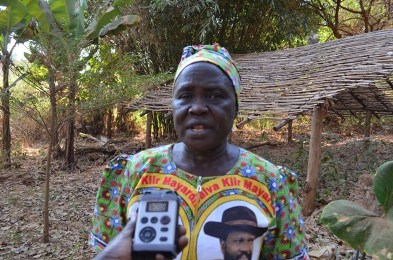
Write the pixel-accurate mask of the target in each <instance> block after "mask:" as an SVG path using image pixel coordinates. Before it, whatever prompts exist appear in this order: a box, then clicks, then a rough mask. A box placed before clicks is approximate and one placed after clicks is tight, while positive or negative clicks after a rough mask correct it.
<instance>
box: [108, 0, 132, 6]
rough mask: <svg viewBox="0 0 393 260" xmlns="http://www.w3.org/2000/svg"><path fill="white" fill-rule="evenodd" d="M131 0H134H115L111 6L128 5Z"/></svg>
mask: <svg viewBox="0 0 393 260" xmlns="http://www.w3.org/2000/svg"><path fill="white" fill-rule="evenodd" d="M133 2H134V0H115V2H114V3H113V6H115V7H122V6H126V5H130V4H132V3H133Z"/></svg>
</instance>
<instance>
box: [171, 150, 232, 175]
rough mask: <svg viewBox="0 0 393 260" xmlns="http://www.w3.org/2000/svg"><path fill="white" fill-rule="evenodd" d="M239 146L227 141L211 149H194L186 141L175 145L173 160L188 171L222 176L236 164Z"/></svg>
mask: <svg viewBox="0 0 393 260" xmlns="http://www.w3.org/2000/svg"><path fill="white" fill-rule="evenodd" d="M238 158H239V148H238V147H236V146H234V145H231V144H228V143H225V145H222V146H220V147H217V148H216V149H214V150H211V151H201V152H197V151H192V150H190V149H189V148H188V147H187V146H186V145H185V144H184V143H177V144H175V145H174V146H173V160H174V162H175V164H176V166H177V167H178V168H180V169H182V170H184V171H186V172H188V173H191V174H194V175H199V176H203V177H205V176H220V175H224V174H226V173H227V172H228V171H229V170H231V169H232V167H233V166H234V165H235V164H236V162H237V160H238Z"/></svg>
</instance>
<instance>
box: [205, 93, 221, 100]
mask: <svg viewBox="0 0 393 260" xmlns="http://www.w3.org/2000/svg"><path fill="white" fill-rule="evenodd" d="M208 97H209V98H210V99H217V98H221V97H222V95H221V94H219V93H211V94H209V95H208Z"/></svg>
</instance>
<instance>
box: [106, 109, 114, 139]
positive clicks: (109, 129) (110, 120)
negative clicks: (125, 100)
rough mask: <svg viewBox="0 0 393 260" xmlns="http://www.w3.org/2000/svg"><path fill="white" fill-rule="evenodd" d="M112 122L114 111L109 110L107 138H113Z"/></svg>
mask: <svg viewBox="0 0 393 260" xmlns="http://www.w3.org/2000/svg"><path fill="white" fill-rule="evenodd" d="M112 121H113V110H112V109H109V110H108V117H107V118H106V136H107V137H108V138H112Z"/></svg>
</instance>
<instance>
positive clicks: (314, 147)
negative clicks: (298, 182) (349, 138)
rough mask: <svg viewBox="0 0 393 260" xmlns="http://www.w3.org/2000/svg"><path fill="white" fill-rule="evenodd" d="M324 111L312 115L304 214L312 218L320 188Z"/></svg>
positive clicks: (317, 111)
mask: <svg viewBox="0 0 393 260" xmlns="http://www.w3.org/2000/svg"><path fill="white" fill-rule="evenodd" d="M324 111H325V109H324V107H316V108H315V109H314V112H313V114H312V121H311V137H310V147H309V155H308V168H307V179H306V184H305V185H304V192H303V211H302V213H303V215H304V216H310V215H311V213H312V212H313V210H314V201H315V196H316V193H317V186H318V170H319V160H320V155H321V139H322V121H323V114H324Z"/></svg>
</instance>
